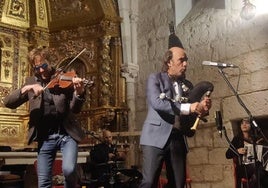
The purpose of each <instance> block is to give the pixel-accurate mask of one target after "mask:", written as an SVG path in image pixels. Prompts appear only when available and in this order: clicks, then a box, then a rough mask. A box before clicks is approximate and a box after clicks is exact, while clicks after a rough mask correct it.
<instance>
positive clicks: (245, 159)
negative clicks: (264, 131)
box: [225, 118, 267, 188]
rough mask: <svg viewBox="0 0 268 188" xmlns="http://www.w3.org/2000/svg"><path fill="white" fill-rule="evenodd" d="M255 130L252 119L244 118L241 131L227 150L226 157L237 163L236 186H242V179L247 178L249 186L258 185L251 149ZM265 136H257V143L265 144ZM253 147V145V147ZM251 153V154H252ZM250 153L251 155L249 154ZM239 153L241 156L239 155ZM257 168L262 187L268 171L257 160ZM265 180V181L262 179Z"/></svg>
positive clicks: (237, 187)
mask: <svg viewBox="0 0 268 188" xmlns="http://www.w3.org/2000/svg"><path fill="white" fill-rule="evenodd" d="M253 138H254V137H253V131H252V130H251V126H250V121H249V119H248V118H243V119H242V120H241V122H240V129H239V133H238V134H237V135H236V136H234V138H233V139H232V141H231V144H232V145H230V147H229V148H228V150H227V151H226V154H225V155H226V158H227V159H233V160H234V165H235V174H236V177H235V178H236V179H235V187H236V188H240V187H241V179H242V178H246V179H247V180H248V187H249V188H255V187H257V180H256V176H255V172H256V171H255V163H254V155H253V151H252V149H251V151H250V150H249V148H250V145H251V146H252V144H253ZM263 142H264V139H263V138H260V137H259V138H257V139H256V144H264V143H263ZM252 148H253V147H252ZM250 153H251V154H250ZM249 154H250V155H249ZM238 155H239V156H238ZM257 168H258V172H259V175H260V180H261V181H260V185H261V188H264V187H267V185H266V186H265V185H264V184H265V181H266V180H265V179H266V178H265V176H267V172H266V171H265V170H264V169H263V167H262V166H261V164H260V162H257ZM262 180H265V181H262Z"/></svg>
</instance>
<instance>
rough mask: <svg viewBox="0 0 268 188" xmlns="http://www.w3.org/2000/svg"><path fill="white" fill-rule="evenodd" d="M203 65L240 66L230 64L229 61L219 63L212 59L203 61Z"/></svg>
mask: <svg viewBox="0 0 268 188" xmlns="http://www.w3.org/2000/svg"><path fill="white" fill-rule="evenodd" d="M202 65H207V66H215V67H219V68H238V66H236V65H233V64H229V63H217V62H211V61H203V62H202Z"/></svg>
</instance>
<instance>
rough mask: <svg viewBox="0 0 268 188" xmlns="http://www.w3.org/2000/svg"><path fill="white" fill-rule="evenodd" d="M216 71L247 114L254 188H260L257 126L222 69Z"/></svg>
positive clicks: (258, 129)
mask: <svg viewBox="0 0 268 188" xmlns="http://www.w3.org/2000/svg"><path fill="white" fill-rule="evenodd" d="M218 71H219V73H220V74H221V76H222V77H223V79H224V81H225V82H226V83H227V85H228V86H229V88H230V89H231V90H232V92H233V93H234V95H235V97H236V98H237V101H238V103H239V104H240V105H241V106H242V107H243V108H244V110H245V111H246V113H247V114H248V117H249V119H250V126H251V128H252V129H253V134H254V135H253V153H254V168H255V175H256V179H257V187H256V188H260V181H259V180H260V178H259V172H258V168H257V151H256V139H257V132H258V131H259V132H261V130H260V128H259V126H258V125H257V123H256V121H255V120H254V118H253V116H252V114H251V112H250V111H249V109H248V108H247V107H246V105H245V104H244V102H243V101H242V99H241V98H240V96H239V95H238V93H237V92H236V91H235V89H234V87H233V86H232V84H231V83H230V82H229V80H228V79H227V77H226V75H225V73H224V72H223V67H218ZM262 136H263V138H264V139H265V140H266V141H267V138H266V137H265V136H264V135H263V134H262Z"/></svg>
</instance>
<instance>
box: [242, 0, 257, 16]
mask: <svg viewBox="0 0 268 188" xmlns="http://www.w3.org/2000/svg"><path fill="white" fill-rule="evenodd" d="M243 3H244V6H243V8H242V10H241V12H240V16H241V18H242V19H245V20H250V19H252V18H253V17H254V16H255V14H256V6H255V5H253V4H252V3H250V1H249V0H243Z"/></svg>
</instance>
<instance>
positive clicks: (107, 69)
mask: <svg viewBox="0 0 268 188" xmlns="http://www.w3.org/2000/svg"><path fill="white" fill-rule="evenodd" d="M110 40H111V36H104V37H103V40H102V50H101V52H100V54H101V57H100V60H101V61H100V65H99V67H100V80H101V83H100V103H101V105H102V106H110V102H111V100H110V97H112V91H111V90H112V83H111V80H112V77H111V75H112V69H111V58H110V46H109V45H110Z"/></svg>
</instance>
